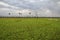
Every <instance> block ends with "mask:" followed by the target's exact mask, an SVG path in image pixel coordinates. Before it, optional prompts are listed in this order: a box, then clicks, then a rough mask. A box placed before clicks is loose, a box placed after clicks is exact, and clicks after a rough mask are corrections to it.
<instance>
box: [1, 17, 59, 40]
mask: <svg viewBox="0 0 60 40" xmlns="http://www.w3.org/2000/svg"><path fill="white" fill-rule="evenodd" d="M0 40H60V18H0Z"/></svg>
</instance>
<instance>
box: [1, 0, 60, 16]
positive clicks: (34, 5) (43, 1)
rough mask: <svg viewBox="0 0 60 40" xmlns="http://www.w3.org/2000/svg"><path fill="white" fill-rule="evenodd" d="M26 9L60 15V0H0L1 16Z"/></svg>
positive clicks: (47, 14)
mask: <svg viewBox="0 0 60 40" xmlns="http://www.w3.org/2000/svg"><path fill="white" fill-rule="evenodd" d="M24 9H25V10H27V9H30V10H34V11H37V12H38V14H40V16H41V15H44V16H57V17H60V0H0V16H1V15H6V14H5V13H8V12H12V11H13V10H14V11H13V12H14V13H15V12H17V11H21V10H24Z"/></svg>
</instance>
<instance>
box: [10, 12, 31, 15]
mask: <svg viewBox="0 0 60 40" xmlns="http://www.w3.org/2000/svg"><path fill="white" fill-rule="evenodd" d="M9 15H11V13H9ZM19 15H22V13H19ZM29 15H31V12H29Z"/></svg>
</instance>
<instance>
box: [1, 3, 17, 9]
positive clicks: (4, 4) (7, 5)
mask: <svg viewBox="0 0 60 40" xmlns="http://www.w3.org/2000/svg"><path fill="white" fill-rule="evenodd" d="M0 5H3V6H5V7H11V8H15V9H18V7H15V6H12V5H9V4H7V3H4V2H0Z"/></svg>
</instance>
